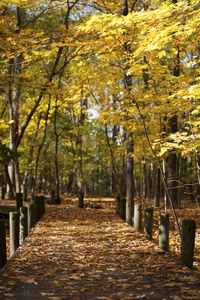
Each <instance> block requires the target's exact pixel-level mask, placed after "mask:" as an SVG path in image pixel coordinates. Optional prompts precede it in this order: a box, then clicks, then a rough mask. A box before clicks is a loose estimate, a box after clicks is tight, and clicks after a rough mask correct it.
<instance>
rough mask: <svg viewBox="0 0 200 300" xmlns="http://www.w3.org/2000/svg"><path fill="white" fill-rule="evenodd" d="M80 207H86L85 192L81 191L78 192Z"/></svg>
mask: <svg viewBox="0 0 200 300" xmlns="http://www.w3.org/2000/svg"><path fill="white" fill-rule="evenodd" d="M78 207H79V208H84V194H83V192H79V194H78Z"/></svg>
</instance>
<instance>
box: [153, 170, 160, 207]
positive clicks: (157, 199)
mask: <svg viewBox="0 0 200 300" xmlns="http://www.w3.org/2000/svg"><path fill="white" fill-rule="evenodd" d="M154 206H156V207H158V206H160V169H159V168H156V181H155V196H154Z"/></svg>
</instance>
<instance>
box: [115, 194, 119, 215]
mask: <svg viewBox="0 0 200 300" xmlns="http://www.w3.org/2000/svg"><path fill="white" fill-rule="evenodd" d="M115 209H116V214H117V215H120V195H117V197H116V208H115Z"/></svg>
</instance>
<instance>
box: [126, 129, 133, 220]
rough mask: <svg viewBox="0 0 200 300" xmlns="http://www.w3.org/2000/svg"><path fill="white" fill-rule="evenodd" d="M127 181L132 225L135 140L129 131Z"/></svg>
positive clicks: (127, 201) (128, 217)
mask: <svg viewBox="0 0 200 300" xmlns="http://www.w3.org/2000/svg"><path fill="white" fill-rule="evenodd" d="M127 141H128V142H127V181H126V222H127V223H128V224H130V225H132V212H133V205H134V203H133V201H134V198H133V195H134V179H133V157H132V154H133V140H132V133H130V132H127Z"/></svg>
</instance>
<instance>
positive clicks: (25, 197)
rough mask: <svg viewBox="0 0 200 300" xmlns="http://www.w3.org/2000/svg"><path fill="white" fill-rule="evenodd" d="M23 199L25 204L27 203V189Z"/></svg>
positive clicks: (24, 191)
mask: <svg viewBox="0 0 200 300" xmlns="http://www.w3.org/2000/svg"><path fill="white" fill-rule="evenodd" d="M22 198H23V202H27V188H24V190H23V197H22Z"/></svg>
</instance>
